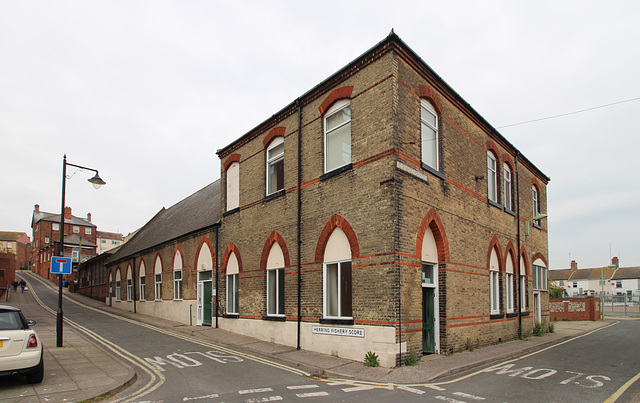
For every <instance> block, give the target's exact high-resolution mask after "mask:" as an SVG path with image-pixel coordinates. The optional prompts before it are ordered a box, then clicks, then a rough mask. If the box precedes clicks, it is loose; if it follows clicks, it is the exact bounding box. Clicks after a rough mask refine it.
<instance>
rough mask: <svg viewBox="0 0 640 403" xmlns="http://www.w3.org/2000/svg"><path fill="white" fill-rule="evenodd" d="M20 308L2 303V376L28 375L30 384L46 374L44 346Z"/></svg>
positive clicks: (0, 345) (0, 366)
mask: <svg viewBox="0 0 640 403" xmlns="http://www.w3.org/2000/svg"><path fill="white" fill-rule="evenodd" d="M35 323H36V322H35V321H34V320H26V319H25V318H24V316H23V315H22V311H21V310H20V309H19V308H15V307H12V306H8V305H0V376H5V375H13V376H19V375H21V376H26V377H27V382H29V383H40V382H42V378H43V377H44V362H43V358H42V356H43V347H42V343H40V340H39V339H38V336H37V335H36V332H35V331H33V329H31V328H30V327H29V326H32V325H35Z"/></svg>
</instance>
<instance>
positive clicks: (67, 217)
mask: <svg viewBox="0 0 640 403" xmlns="http://www.w3.org/2000/svg"><path fill="white" fill-rule="evenodd" d="M64 219H65V220H70V219H71V207H65V208H64Z"/></svg>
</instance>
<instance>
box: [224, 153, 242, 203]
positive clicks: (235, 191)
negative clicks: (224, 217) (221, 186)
mask: <svg viewBox="0 0 640 403" xmlns="http://www.w3.org/2000/svg"><path fill="white" fill-rule="evenodd" d="M226 181H227V211H229V210H233V209H236V208H238V207H240V163H239V162H233V163H231V165H229V167H228V168H227V172H226Z"/></svg>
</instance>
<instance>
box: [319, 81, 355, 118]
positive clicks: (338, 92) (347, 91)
mask: <svg viewBox="0 0 640 403" xmlns="http://www.w3.org/2000/svg"><path fill="white" fill-rule="evenodd" d="M352 93H353V87H352V86H349V87H340V88H336V89H335V90H333V91H331V94H329V96H328V97H326V98H325V99H324V101H322V104H321V105H320V106H319V107H318V109H319V110H320V115H323V116H324V114H325V112H326V111H327V110H328V109H329V107H330V106H331V105H333V103H334V102H336V101H337V100H339V99H345V98H348V99H350V98H351V94H352Z"/></svg>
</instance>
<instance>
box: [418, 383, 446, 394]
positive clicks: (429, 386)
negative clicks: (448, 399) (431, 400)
mask: <svg viewBox="0 0 640 403" xmlns="http://www.w3.org/2000/svg"><path fill="white" fill-rule="evenodd" d="M423 386H424V387H425V388H429V389H433V390H437V391H439V392H443V391H445V390H446V389H445V388H441V387H440V386H436V385H423Z"/></svg>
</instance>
